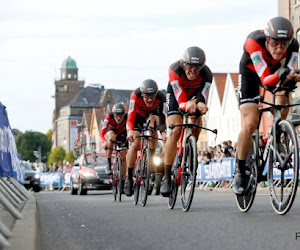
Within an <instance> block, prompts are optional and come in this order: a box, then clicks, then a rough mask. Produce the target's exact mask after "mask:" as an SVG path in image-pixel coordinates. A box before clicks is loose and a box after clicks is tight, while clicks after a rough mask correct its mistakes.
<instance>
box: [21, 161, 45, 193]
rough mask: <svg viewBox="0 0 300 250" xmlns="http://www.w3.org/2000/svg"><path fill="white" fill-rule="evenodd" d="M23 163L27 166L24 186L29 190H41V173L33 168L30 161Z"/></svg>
mask: <svg viewBox="0 0 300 250" xmlns="http://www.w3.org/2000/svg"><path fill="white" fill-rule="evenodd" d="M22 164H23V165H24V168H25V178H24V187H25V188H26V189H29V190H31V189H32V190H33V191H34V192H40V190H41V184H40V175H39V174H38V173H36V171H35V170H33V169H32V168H31V166H30V164H29V163H28V162H26V161H22Z"/></svg>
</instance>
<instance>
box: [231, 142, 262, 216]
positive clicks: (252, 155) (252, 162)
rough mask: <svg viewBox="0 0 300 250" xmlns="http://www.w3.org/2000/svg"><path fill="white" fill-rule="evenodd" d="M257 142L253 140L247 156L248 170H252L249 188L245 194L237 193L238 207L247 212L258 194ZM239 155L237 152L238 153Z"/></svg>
mask: <svg viewBox="0 0 300 250" xmlns="http://www.w3.org/2000/svg"><path fill="white" fill-rule="evenodd" d="M256 152H257V151H256V143H255V141H254V140H252V146H251V148H250V151H249V154H248V156H247V158H246V166H248V170H249V171H250V176H249V178H250V180H249V183H248V185H249V188H248V190H247V191H246V193H245V194H242V195H235V200H236V204H237V206H238V208H239V209H240V210H241V211H242V212H244V213H245V212H247V211H249V209H250V208H251V207H252V204H253V202H254V198H255V195H256V187H257V160H256V157H257V156H256ZM236 155H237V153H236Z"/></svg>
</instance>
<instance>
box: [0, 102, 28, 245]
mask: <svg viewBox="0 0 300 250" xmlns="http://www.w3.org/2000/svg"><path fill="white" fill-rule="evenodd" d="M24 175H25V169H24V166H23V165H22V162H21V158H20V156H19V155H18V153H17V147H16V143H15V139H14V136H13V133H12V130H11V127H10V125H9V121H8V116H7V112H6V107H5V106H4V105H3V104H2V103H1V102H0V204H1V205H2V206H3V208H4V209H6V211H7V212H8V213H9V214H10V215H11V216H12V217H13V218H14V219H16V220H20V219H22V218H23V217H22V215H21V214H20V212H19V210H20V208H21V207H22V205H24V203H25V202H26V201H27V200H28V199H29V198H30V194H29V192H28V191H27V190H26V189H25V188H24V187H23V186H22V185H23V182H24ZM21 184H22V185H21ZM11 236H12V233H11V231H10V229H9V228H7V226H6V225H5V224H4V223H3V222H2V221H1V220H0V248H3V247H9V246H10V244H9V242H8V238H9V237H11Z"/></svg>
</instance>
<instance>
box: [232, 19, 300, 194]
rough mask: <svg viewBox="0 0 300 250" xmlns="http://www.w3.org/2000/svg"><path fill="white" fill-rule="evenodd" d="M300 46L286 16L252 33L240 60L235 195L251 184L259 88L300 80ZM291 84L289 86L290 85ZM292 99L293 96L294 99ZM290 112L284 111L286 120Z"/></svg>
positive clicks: (278, 96)
mask: <svg viewBox="0 0 300 250" xmlns="http://www.w3.org/2000/svg"><path fill="white" fill-rule="evenodd" d="M298 49H299V44H298V42H297V40H296V39H294V38H293V26H292V24H291V22H290V21H289V20H287V19H286V18H283V17H280V16H278V17H275V18H272V19H271V20H270V21H268V23H267V25H266V28H265V29H264V30H256V31H254V32H252V33H250V34H249V36H248V37H247V39H246V42H245V44H244V53H243V55H242V58H241V61H240V80H239V105H240V113H241V125H242V126H241V131H240V133H239V136H238V150H237V151H238V156H237V162H236V164H235V176H234V184H233V192H234V193H235V194H242V193H243V192H244V191H245V186H246V185H247V181H246V180H247V179H248V178H247V176H248V174H249V173H250V171H246V170H247V169H246V168H247V167H246V166H245V160H246V157H247V155H248V153H249V150H250V147H251V141H252V140H251V138H252V133H253V132H254V130H255V129H256V127H257V124H258V109H257V108H258V105H257V104H258V101H255V100H253V97H255V96H258V95H259V86H262V85H263V86H264V85H267V87H271V88H272V87H274V86H276V85H277V84H279V83H283V84H289V83H293V84H295V83H296V82H298V81H300V75H298V74H296V73H295V71H294V70H295V67H296V64H297V57H298ZM293 79H294V80H293ZM287 82H288V83H287ZM285 98H286V97H285V94H284V92H282V91H281V92H280V93H279V92H278V93H277V94H276V102H277V103H278V104H285ZM290 98H291V96H289V100H290ZM288 112H289V109H283V110H282V111H281V116H282V119H285V118H286V117H287V115H288Z"/></svg>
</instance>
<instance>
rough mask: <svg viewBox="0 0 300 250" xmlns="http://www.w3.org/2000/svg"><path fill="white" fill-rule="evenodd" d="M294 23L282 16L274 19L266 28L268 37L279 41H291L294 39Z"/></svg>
mask: <svg viewBox="0 0 300 250" xmlns="http://www.w3.org/2000/svg"><path fill="white" fill-rule="evenodd" d="M293 34H294V31H293V25H292V23H291V22H290V21H289V20H288V19H286V18H284V17H281V16H278V17H274V18H272V19H271V20H270V21H269V22H268V23H267V26H266V28H265V35H266V37H270V38H272V39H277V40H289V39H291V38H292V37H293Z"/></svg>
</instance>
